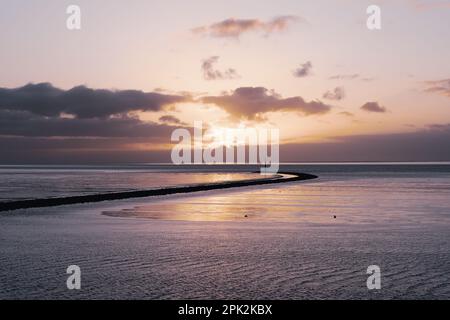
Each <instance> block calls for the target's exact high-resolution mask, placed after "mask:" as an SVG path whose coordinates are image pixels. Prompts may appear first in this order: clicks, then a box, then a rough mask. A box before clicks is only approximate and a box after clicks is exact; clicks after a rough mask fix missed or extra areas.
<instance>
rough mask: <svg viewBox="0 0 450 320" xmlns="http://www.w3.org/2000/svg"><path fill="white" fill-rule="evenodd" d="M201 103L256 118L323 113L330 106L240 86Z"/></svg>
mask: <svg viewBox="0 0 450 320" xmlns="http://www.w3.org/2000/svg"><path fill="white" fill-rule="evenodd" d="M201 101H202V102H203V103H212V104H215V105H217V106H219V107H220V108H222V109H224V110H225V111H226V112H228V113H229V114H230V115H231V116H233V117H235V118H247V119H252V120H254V119H257V118H258V116H260V115H261V114H264V113H266V112H276V111H290V112H299V113H302V114H305V115H311V114H323V113H327V112H328V111H330V109H331V107H330V106H329V105H326V104H324V103H322V102H321V101H310V102H306V101H305V100H304V99H303V98H302V97H299V96H297V97H289V98H282V97H281V96H280V95H279V94H277V93H276V92H274V91H271V90H268V89H266V88H264V87H241V88H237V89H236V90H234V91H233V92H232V93H231V94H223V95H220V96H207V97H203V98H201Z"/></svg>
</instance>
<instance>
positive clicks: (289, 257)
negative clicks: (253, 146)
mask: <svg viewBox="0 0 450 320" xmlns="http://www.w3.org/2000/svg"><path fill="white" fill-rule="evenodd" d="M257 170H258V168H257V167H255V166H246V165H222V166H220V165H204V166H202V165H197V166H173V165H165V164H139V165H114V166H113V165H111V166H0V202H7V201H15V200H26V199H41V198H53V197H65V196H73V195H87V194H96V193H108V192H118V191H133V190H147V189H158V188H165V187H170V186H178V185H192V184H202V183H211V182H218V181H232V180H240V179H249V178H251V179H253V178H255V177H258V176H259V173H257ZM280 172H304V173H310V174H314V175H317V176H318V178H317V179H314V180H308V181H295V182H287V183H279V184H273V185H270V184H269V185H260V186H249V187H239V188H231V189H226V190H213V191H202V192H195V193H191V194H182V195H181V194H180V195H177V194H175V195H167V196H157V197H148V198H140V199H127V200H115V201H105V202H99V203H86V204H82V203H80V204H73V205H65V206H58V207H50V208H33V209H21V210H14V211H6V212H0V299H289V300H298V299H301V300H304V299H307V300H311V299H314V300H315V299H346V300H347V299H358V300H359V299H362V300H366V299H450V163H445V162H443V163H292V164H282V165H281V167H280ZM73 265H75V266H77V267H79V270H80V275H81V278H80V279H81V280H80V283H81V287H80V289H79V290H78V289H72V290H71V289H69V288H68V286H67V281H68V279H69V277H70V276H71V274H70V273H68V272H67V269H68V267H69V266H73ZM373 266H375V269H376V270H377V272H376V274H374V273H373V270H374V267H373ZM374 276H376V277H377V279H378V280H379V286H377V287H376V288H374V286H373V283H372V280H373V279H374Z"/></svg>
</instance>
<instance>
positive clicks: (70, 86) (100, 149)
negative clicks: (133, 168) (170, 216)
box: [0, 0, 450, 164]
mask: <svg viewBox="0 0 450 320" xmlns="http://www.w3.org/2000/svg"><path fill="white" fill-rule="evenodd" d="M74 4H75V5H77V6H79V8H80V10H81V29H80V30H69V29H68V28H67V27H66V20H67V19H68V17H69V14H67V13H66V9H67V7H68V6H69V5H74ZM373 4H375V5H378V6H379V7H380V9H381V29H379V30H369V29H368V28H367V26H366V20H367V18H368V17H369V15H368V14H367V13H366V9H367V7H368V6H369V5H373ZM448 39H450V1H445V0H436V1H434V0H427V1H420V0H390V1H387V0H384V1H381V0H378V1H364V0H327V1H324V0H317V1H300V0H278V1H271V0H268V1H250V0H239V1H235V0H227V1H221V0H217V1H200V0H191V1H181V0H180V1H175V0H166V1H156V0H155V1H138V0H130V1H126V2H125V1H113V0H109V1H106V0H89V1H82V0H71V1H61V0H39V1H38V0H33V1H30V0H14V1H10V0H1V11H0V40H1V44H2V45H1V50H0V147H1V148H2V150H6V151H7V152H3V153H2V154H1V155H0V163H3V164H14V163H68V162H74V163H90V162H92V163H105V162H166V161H170V148H171V147H172V146H171V142H170V136H171V132H173V130H174V129H176V128H180V127H183V128H190V127H192V126H193V122H194V121H198V120H202V121H203V122H204V123H205V125H206V126H208V127H209V128H213V129H214V128H225V127H227V128H228V127H239V126H246V127H256V128H262V127H270V128H277V129H279V130H280V136H281V147H280V152H281V153H280V158H281V160H282V161H289V162H297V161H445V160H446V161H448V160H450V151H449V149H450V148H449V145H450V62H449V58H448V57H450V41H449V40H448Z"/></svg>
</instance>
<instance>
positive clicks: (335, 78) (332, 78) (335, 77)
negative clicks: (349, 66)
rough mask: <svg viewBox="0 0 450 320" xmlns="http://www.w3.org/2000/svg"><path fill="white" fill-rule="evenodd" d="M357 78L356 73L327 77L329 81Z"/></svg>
mask: <svg viewBox="0 0 450 320" xmlns="http://www.w3.org/2000/svg"><path fill="white" fill-rule="evenodd" d="M357 78H359V74H358V73H353V74H336V75H334V76H331V77H329V78H328V79H330V80H353V79H357Z"/></svg>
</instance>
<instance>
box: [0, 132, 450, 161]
mask: <svg viewBox="0 0 450 320" xmlns="http://www.w3.org/2000/svg"><path fill="white" fill-rule="evenodd" d="M160 141H161V142H162V143H165V142H166V141H167V143H169V141H168V139H167V138H163V137H161V138H160ZM145 143H148V139H147V138H139V137H137V138H135V137H132V138H70V139H69V138H64V139H58V138H40V137H10V136H7V137H5V136H0V148H1V150H7V152H3V153H2V154H1V157H0V163H2V164H30V163H35V164H37V163H42V164H49V163H51V164H68V163H70V164H93V163H96V164H109V163H145V162H157V163H161V162H167V163H170V162H171V160H170V150H167V149H163V148H161V149H152V150H151V151H150V150H142V149H136V148H135V145H136V144H145ZM449 143H450V123H449V124H433V125H430V126H428V127H427V128H425V129H421V130H417V131H415V132H408V133H395V134H375V135H355V136H342V137H336V138H334V141H331V142H320V143H311V142H308V143H289V144H281V145H280V160H281V161H283V162H307V161H315V162H323V161H331V162H333V161H356V162H358V161H450V148H448V145H449ZM391 169H392V170H398V167H395V166H393V167H392V168H391Z"/></svg>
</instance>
